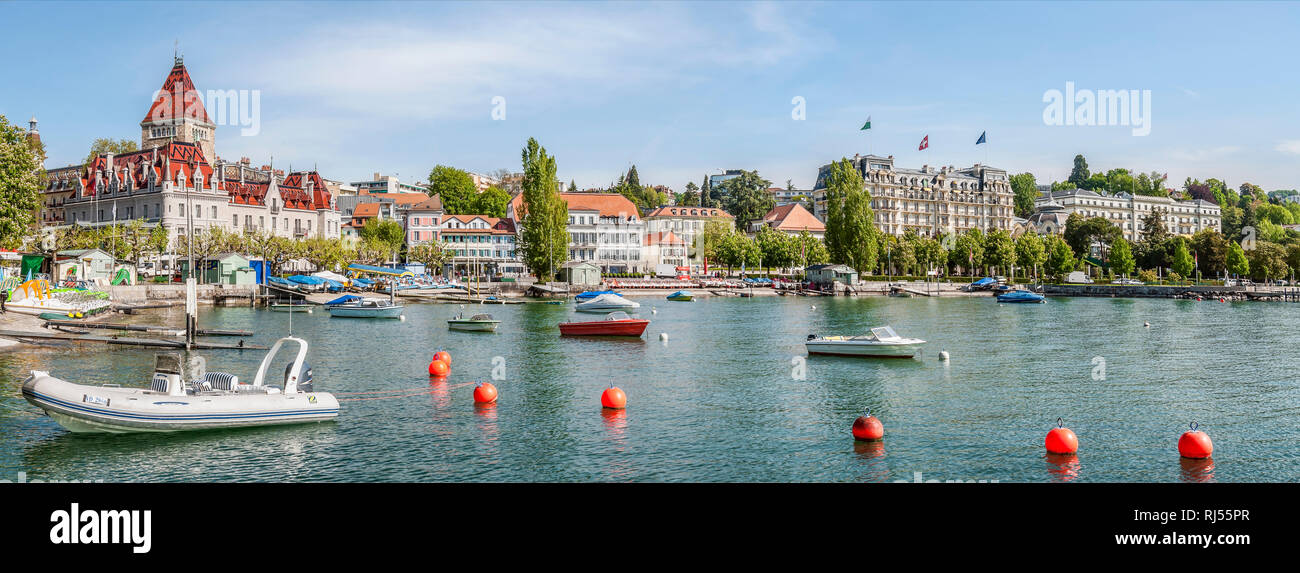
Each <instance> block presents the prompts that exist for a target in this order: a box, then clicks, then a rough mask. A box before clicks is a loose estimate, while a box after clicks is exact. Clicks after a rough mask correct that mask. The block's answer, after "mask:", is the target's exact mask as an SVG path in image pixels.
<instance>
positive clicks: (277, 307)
mask: <svg viewBox="0 0 1300 573" xmlns="http://www.w3.org/2000/svg"><path fill="white" fill-rule="evenodd" d="M313 306H316V305H314V304H304V303H294V302H273V303H271V305H270V307H271V310H273V311H275V312H305V313H307V314H311V309H312V307H313Z"/></svg>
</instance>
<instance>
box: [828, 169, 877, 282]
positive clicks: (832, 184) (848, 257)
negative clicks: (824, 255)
mask: <svg viewBox="0 0 1300 573" xmlns="http://www.w3.org/2000/svg"><path fill="white" fill-rule="evenodd" d="M825 181H826V235H825V236H826V250H827V252H828V254H829V255H830V260H832V261H834V262H837V263H844V264H847V265H849V266H851V267H853V268H854V269H856V270H857V271H858V272H860V273H869V272H871V271H872V270H874V269H875V267H876V258H877V256H878V254H879V251H877V249H876V223H875V214H874V213H873V212H872V211H871V194H870V193H868V192H867V185H866V182H864V181H863V180H862V174H861V173H859V172H858V170H857V168H856V167H854V165H853V162H852V161H849V160H848V159H847V158H841V159H840V161H837V162H834V163H832V164H831V166H830V171H829V172H828V173H827V174H826V180H825Z"/></svg>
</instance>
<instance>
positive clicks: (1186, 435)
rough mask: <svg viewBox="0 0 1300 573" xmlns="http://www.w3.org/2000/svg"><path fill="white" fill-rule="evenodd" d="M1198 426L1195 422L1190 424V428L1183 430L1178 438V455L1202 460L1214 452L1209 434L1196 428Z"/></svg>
mask: <svg viewBox="0 0 1300 573" xmlns="http://www.w3.org/2000/svg"><path fill="white" fill-rule="evenodd" d="M1198 426H1199V424H1197V423H1196V422H1192V423H1191V424H1190V426H1189V427H1190V428H1191V429H1190V430H1188V431H1186V432H1183V435H1182V436H1181V437H1179V438H1178V455H1180V456H1182V457H1184V458H1191V459H1194V460H1203V459H1205V458H1208V457H1210V454H1212V453H1214V443H1213V442H1211V441H1210V435H1209V434H1207V433H1205V432H1202V431H1200V430H1197V429H1196V428H1197V427H1198Z"/></svg>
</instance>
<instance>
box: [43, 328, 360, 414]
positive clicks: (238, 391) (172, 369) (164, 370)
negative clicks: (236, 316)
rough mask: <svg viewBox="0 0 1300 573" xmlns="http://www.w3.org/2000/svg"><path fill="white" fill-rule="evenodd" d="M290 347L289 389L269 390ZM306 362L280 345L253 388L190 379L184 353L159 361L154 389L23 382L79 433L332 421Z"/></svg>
mask: <svg viewBox="0 0 1300 573" xmlns="http://www.w3.org/2000/svg"><path fill="white" fill-rule="evenodd" d="M285 342H293V343H296V344H297V345H298V354H297V356H296V357H295V358H294V360H293V362H292V363H291V364H289V366H288V369H287V371H286V372H285V379H284V387H283V388H281V387H278V386H268V385H266V384H265V381H266V372H267V369H268V368H269V367H270V365H271V361H272V359H273V358H275V355H276V353H277V352H279V350H280V348H281V347H282V346H284V343H285ZM306 358H307V341H305V340H303V339H301V338H295V337H292V336H290V337H286V338H281V339H280V340H278V341H277V342H276V343H275V346H272V347H271V350H270V351H269V352H267V354H266V358H263V359H262V364H261V366H259V367H258V369H257V375H256V377H254V378H253V383H252V384H242V383H240V382H239V378H238V377H237V376H234V375H231V374H224V373H217V372H206V373H199V372H193V370H195V368H193V367H192V368H191V369H190V370H191V372H190V376H185V372H184V370H185V369H184V368H182V366H181V359H180V354H179V353H166V354H159V355H158V358H157V366H156V368H155V371H154V375H153V382H152V383H151V385H150V387H149V388H124V387H121V386H118V385H115V384H108V385H103V386H90V385H86V384H75V383H72V382H68V381H66V380H60V379H58V378H55V377H53V376H50V374H49V373H48V372H43V371H39V370H37V371H32V375H31V377H29V378H28V379H27V380H26V381H24V382H23V397H24V398H26V399H27V401H28V402H31V403H32V405H34V406H36V407H37V408H40V409H42V410H45V413H46V414H49V416H50V417H51V418H53V419H54V421H56V422H58V423H59V424H61V425H62V426H63V427H65V428H67V429H69V430H71V431H73V432H110V433H123V432H174V431H180V430H208V429H214V428H237V427H244V426H270V425H278V424H301V423H306V422H322V421H328V420H333V419H335V418H337V417H338V415H339V402H338V400H337V399H336V398H335V397H334V395H333V394H330V393H328V392H313V391H312V379H311V367H310V366H308V365H307V363H306ZM198 368H199V369H201V366H199V367H198ZM187 378H191V379H193V380H192V381H186V380H187Z"/></svg>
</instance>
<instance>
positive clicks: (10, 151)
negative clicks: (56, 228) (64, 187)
mask: <svg viewBox="0 0 1300 573" xmlns="http://www.w3.org/2000/svg"><path fill="white" fill-rule="evenodd" d="M41 153H42V152H41V150H40V149H38V148H36V147H35V146H33V145H32V140H30V139H28V138H27V131H26V130H24V129H21V128H19V127H18V126H16V125H10V124H9V120H8V119H7V118H5V116H4V115H0V248H9V249H16V248H20V247H22V243H23V239H25V238H27V237H29V236H31V229H32V227H33V225H35V224H36V214H37V212H38V210H39V209H40V207H41V187H42V185H43V183H42V180H43V179H44V178H45V169H44V168H43V167H42V166H41V156H40V154H41Z"/></svg>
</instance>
